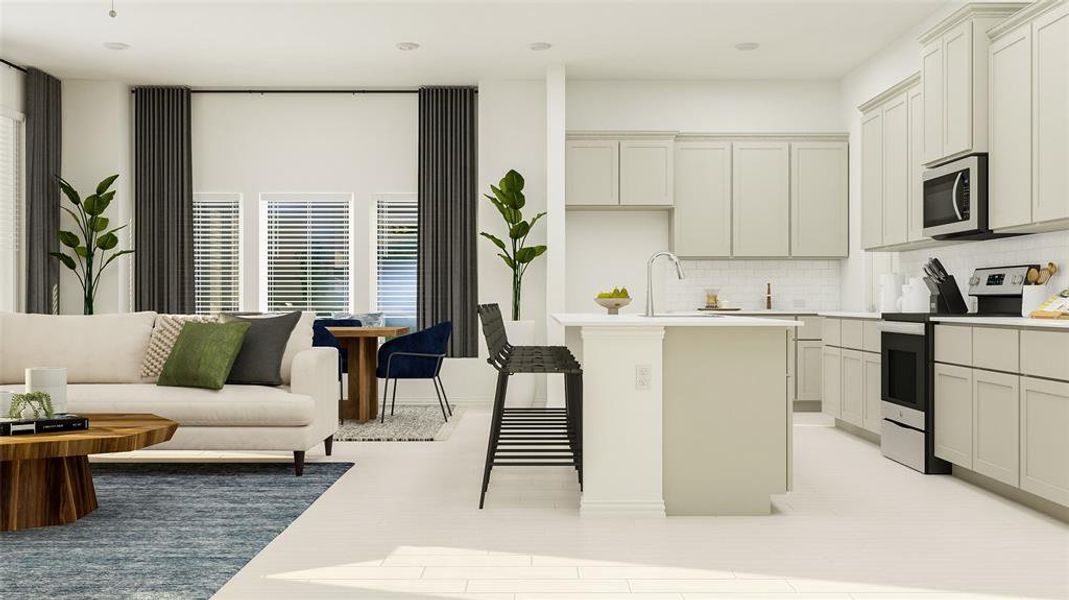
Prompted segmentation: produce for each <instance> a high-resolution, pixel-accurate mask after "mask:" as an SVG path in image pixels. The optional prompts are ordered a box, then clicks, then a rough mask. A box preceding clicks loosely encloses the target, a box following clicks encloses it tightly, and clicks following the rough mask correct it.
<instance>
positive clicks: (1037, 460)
mask: <svg viewBox="0 0 1069 600" xmlns="http://www.w3.org/2000/svg"><path fill="white" fill-rule="evenodd" d="M1020 419H1021V429H1020V435H1021V462H1020V465H1021V489H1023V490H1025V491H1027V492H1032V493H1033V494H1036V495H1037V496H1042V497H1043V498H1046V499H1048V500H1051V501H1052V502H1057V503H1058V504H1061V505H1063V506H1069V383H1066V382H1061V381H1049V380H1045V379H1034V378H1032V377H1021V412H1020Z"/></svg>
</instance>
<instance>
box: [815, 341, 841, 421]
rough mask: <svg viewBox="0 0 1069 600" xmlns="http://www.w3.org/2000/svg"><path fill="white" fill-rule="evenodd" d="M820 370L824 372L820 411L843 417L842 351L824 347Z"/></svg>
mask: <svg viewBox="0 0 1069 600" xmlns="http://www.w3.org/2000/svg"><path fill="white" fill-rule="evenodd" d="M820 368H821V372H822V374H823V375H822V377H821V389H822V392H821V394H822V397H821V403H820V410H821V411H822V412H824V413H825V414H828V415H831V416H833V417H835V418H840V417H842V412H841V411H842V386H843V370H842V351H841V350H839V349H838V348H832V347H830V346H824V350H823V352H822V353H821V360H820Z"/></svg>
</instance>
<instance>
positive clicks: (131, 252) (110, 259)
mask: <svg viewBox="0 0 1069 600" xmlns="http://www.w3.org/2000/svg"><path fill="white" fill-rule="evenodd" d="M133 253H134V251H133V250H119V251H118V252H116V253H114V254H112V255H111V256H109V257H108V260H106V261H104V264H103V265H102V266H101V267H100V270H99V271H97V273H101V272H103V271H104V269H105V268H107V266H108V265H110V264H111V263H112V261H114V260H115V259H116V258H119V257H120V256H122V255H124V254H133Z"/></svg>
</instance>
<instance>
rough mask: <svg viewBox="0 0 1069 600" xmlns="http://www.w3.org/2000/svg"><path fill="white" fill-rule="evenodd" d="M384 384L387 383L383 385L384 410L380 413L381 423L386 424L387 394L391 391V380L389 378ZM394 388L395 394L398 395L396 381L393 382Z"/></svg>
mask: <svg viewBox="0 0 1069 600" xmlns="http://www.w3.org/2000/svg"><path fill="white" fill-rule="evenodd" d="M384 382H385V383H384V384H383V387H382V410H380V411H379V423H385V422H386V393H387V392H389V391H390V378H389V377H387V378H386V379H385V380H384ZM393 388H394V392H395V393H396V391H397V382H396V381H394V382H393Z"/></svg>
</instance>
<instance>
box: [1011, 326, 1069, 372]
mask: <svg viewBox="0 0 1069 600" xmlns="http://www.w3.org/2000/svg"><path fill="white" fill-rule="evenodd" d="M1021 373H1024V374H1025V375H1035V376H1036V377H1049V378H1051V379H1062V380H1066V381H1069V333H1066V332H1061V331H1034V330H1031V329H1025V330H1022V331H1021Z"/></svg>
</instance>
